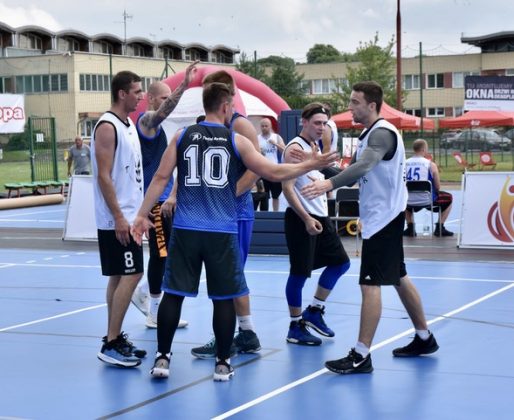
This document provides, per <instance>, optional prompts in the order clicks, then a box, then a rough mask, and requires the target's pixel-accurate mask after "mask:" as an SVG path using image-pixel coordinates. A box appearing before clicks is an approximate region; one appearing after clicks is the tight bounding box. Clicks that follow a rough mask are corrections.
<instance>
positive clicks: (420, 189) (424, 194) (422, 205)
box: [407, 181, 441, 236]
mask: <svg viewBox="0 0 514 420" xmlns="http://www.w3.org/2000/svg"><path fill="white" fill-rule="evenodd" d="M407 191H408V193H409V196H408V198H407V208H408V209H409V210H411V211H412V220H413V221H414V213H415V211H418V210H421V209H427V210H430V222H431V223H432V225H431V227H430V232H431V236H433V235H434V226H435V225H434V211H437V212H438V213H439V220H441V207H440V206H434V202H433V196H432V183H431V182H430V181H407ZM414 226H416V223H415V222H414Z"/></svg>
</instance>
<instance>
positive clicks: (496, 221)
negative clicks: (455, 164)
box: [458, 172, 514, 249]
mask: <svg viewBox="0 0 514 420" xmlns="http://www.w3.org/2000/svg"><path fill="white" fill-rule="evenodd" d="M458 246H460V247H462V248H466V247H467V248H505V249H514V172H480V173H479V172H466V173H465V174H464V180H463V195H462V215H461V228H460V235H459V240H458Z"/></svg>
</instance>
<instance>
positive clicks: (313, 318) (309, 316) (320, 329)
mask: <svg viewBox="0 0 514 420" xmlns="http://www.w3.org/2000/svg"><path fill="white" fill-rule="evenodd" d="M323 315H325V307H324V306H323V307H321V308H318V307H316V306H311V305H309V306H308V307H307V309H306V310H305V311H303V312H302V318H303V320H304V321H305V324H307V326H309V327H311V328H312V329H313V330H314V331H316V332H317V333H318V334H321V335H324V336H325V337H333V336H334V335H335V333H334V331H332V330H331V329H330V328H329V327H328V326H327V324H326V323H325V320H324V319H323Z"/></svg>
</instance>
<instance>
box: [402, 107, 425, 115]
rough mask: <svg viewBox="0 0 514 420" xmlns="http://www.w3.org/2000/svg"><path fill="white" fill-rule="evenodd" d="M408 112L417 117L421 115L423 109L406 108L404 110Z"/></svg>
mask: <svg viewBox="0 0 514 420" xmlns="http://www.w3.org/2000/svg"><path fill="white" fill-rule="evenodd" d="M404 112H405V113H406V114H409V115H414V116H415V117H421V109H419V108H418V109H406V110H405V111H404Z"/></svg>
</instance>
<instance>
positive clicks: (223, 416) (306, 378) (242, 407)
mask: <svg viewBox="0 0 514 420" xmlns="http://www.w3.org/2000/svg"><path fill="white" fill-rule="evenodd" d="M513 287H514V283H511V284H509V285H508V286H505V287H502V288H501V289H498V290H496V291H494V292H491V293H489V294H487V295H485V296H482V297H481V298H478V299H476V300H474V301H472V302H470V303H467V304H466V305H464V306H461V307H460V308H457V309H455V310H453V311H450V312H447V313H446V314H444V315H442V316H438V317H437V318H434V319H432V320H430V321H428V325H432V324H435V323H436V322H439V321H442V320H445V319H447V318H448V317H451V316H453V315H456V314H458V313H459V312H462V311H465V310H466V309H468V308H471V307H472V306H475V305H478V304H479V303H482V302H483V301H485V300H487V299H490V298H492V297H494V296H496V295H499V294H500V293H503V292H505V291H507V290H509V289H512V288H513ZM413 332H414V328H409V329H408V330H406V331H404V332H402V333H400V334H396V335H395V336H393V337H391V338H388V339H387V340H384V341H382V342H380V343H378V344H376V345H374V346H372V347H371V351H374V350H377V349H379V348H381V347H384V346H386V345H388V344H390V343H392V342H393V341H396V340H398V339H399V338H402V337H405V336H406V335H409V334H412V333H413ZM326 372H328V369H327V368H323V369H320V370H318V371H316V372H314V373H311V374H310V375H308V376H304V377H303V378H300V379H298V380H297V381H294V382H291V383H289V384H287V385H285V386H283V387H281V388H277V389H275V390H274V391H271V392H269V393H267V394H264V395H262V396H260V397H259V398H256V399H254V400H252V401H249V402H247V403H246V404H243V405H240V406H239V407H236V408H233V409H232V410H230V411H227V412H225V413H223V414H220V415H219V416H216V417H213V418H212V420H222V419H226V418H228V417H230V416H233V415H234V414H237V413H240V412H241V411H244V410H247V409H248V408H251V407H253V406H255V405H257V404H260V403H261V402H264V401H266V400H269V399H270V398H273V397H276V396H277V395H280V394H282V393H284V392H286V391H289V390H290V389H292V388H295V387H297V386H298V385H301V384H303V383H305V382H308V381H310V380H312V379H314V378H317V377H318V376H320V375H323V374H324V373H326Z"/></svg>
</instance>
